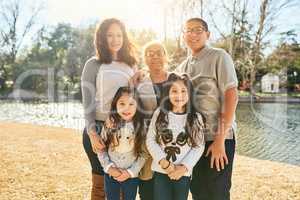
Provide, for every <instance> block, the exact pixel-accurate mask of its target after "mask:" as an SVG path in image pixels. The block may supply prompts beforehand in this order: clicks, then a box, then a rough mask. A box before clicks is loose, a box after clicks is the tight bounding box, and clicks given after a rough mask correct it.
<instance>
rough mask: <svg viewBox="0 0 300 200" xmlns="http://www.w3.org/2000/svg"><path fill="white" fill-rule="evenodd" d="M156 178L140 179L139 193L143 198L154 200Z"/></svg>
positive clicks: (143, 199)
mask: <svg viewBox="0 0 300 200" xmlns="http://www.w3.org/2000/svg"><path fill="white" fill-rule="evenodd" d="M153 184H154V179H153V178H152V179H150V180H146V181H144V180H140V184H139V195H140V199H141V200H154V197H153V193H154V188H153Z"/></svg>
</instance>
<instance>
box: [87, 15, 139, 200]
mask: <svg viewBox="0 0 300 200" xmlns="http://www.w3.org/2000/svg"><path fill="white" fill-rule="evenodd" d="M94 46H95V52H96V55H95V56H94V57H92V58H90V59H89V60H88V61H87V62H86V64H85V66H84V69H83V72H82V76H81V88H82V100H83V107H84V117H85V125H86V126H85V129H84V133H83V146H84V149H85V152H86V154H87V156H88V158H89V161H90V164H91V168H92V190H91V199H92V200H102V199H105V195H104V194H105V193H104V187H103V183H104V179H103V175H104V171H103V168H102V166H101V164H100V162H99V160H98V158H97V154H96V153H97V152H99V151H101V149H102V148H103V146H104V144H103V142H102V140H101V138H100V136H99V134H100V132H101V129H102V127H103V124H104V120H105V119H106V118H107V117H108V114H109V110H110V106H111V102H112V99H113V97H114V95H115V93H116V92H117V90H118V89H119V87H122V86H127V85H128V82H129V80H130V78H131V77H132V76H133V75H134V73H135V71H136V67H135V66H136V64H137V59H136V57H135V49H134V45H133V44H132V42H131V41H130V40H129V38H128V35H127V33H126V29H125V26H124V24H123V23H122V22H121V21H120V20H118V19H115V18H111V19H106V20H104V21H103V22H102V23H101V24H99V25H98V26H97V28H96V31H95V39H94Z"/></svg>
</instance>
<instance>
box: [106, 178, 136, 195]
mask: <svg viewBox="0 0 300 200" xmlns="http://www.w3.org/2000/svg"><path fill="white" fill-rule="evenodd" d="M138 185H139V179H138V178H129V179H127V180H126V181H124V182H118V181H116V180H115V179H113V178H112V177H110V176H109V175H108V174H104V188H105V194H106V198H107V200H120V191H121V190H122V191H123V195H124V196H123V197H124V198H123V200H135V197H136V193H137V188H138Z"/></svg>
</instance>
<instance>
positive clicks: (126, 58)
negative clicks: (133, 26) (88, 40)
mask: <svg viewBox="0 0 300 200" xmlns="http://www.w3.org/2000/svg"><path fill="white" fill-rule="evenodd" d="M112 24H117V25H119V26H120V29H121V31H122V35H123V46H122V48H121V49H120V50H119V52H118V61H120V62H124V63H126V64H127V65H129V66H131V67H132V66H134V65H136V64H137V58H136V49H135V46H134V45H133V43H132V42H131V41H130V40H129V38H128V35H127V32H126V28H125V25H124V24H123V23H122V22H121V21H120V20H118V19H115V18H110V19H106V20H104V21H103V22H102V23H101V24H99V25H97V27H96V31H95V36H94V46H95V51H96V57H97V60H98V61H99V62H100V63H105V64H110V63H111V62H112V55H111V53H110V51H109V49H108V43H107V36H106V34H107V31H108V29H109V27H110V26H111V25H112Z"/></svg>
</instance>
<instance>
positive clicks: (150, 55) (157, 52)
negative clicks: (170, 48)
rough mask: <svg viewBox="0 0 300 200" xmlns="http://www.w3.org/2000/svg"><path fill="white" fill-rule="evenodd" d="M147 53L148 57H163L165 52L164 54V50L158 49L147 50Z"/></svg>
mask: <svg viewBox="0 0 300 200" xmlns="http://www.w3.org/2000/svg"><path fill="white" fill-rule="evenodd" d="M145 55H146V57H149V58H153V57H155V56H157V57H163V56H164V55H165V54H164V52H162V51H160V50H158V51H147V52H146V53H145Z"/></svg>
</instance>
